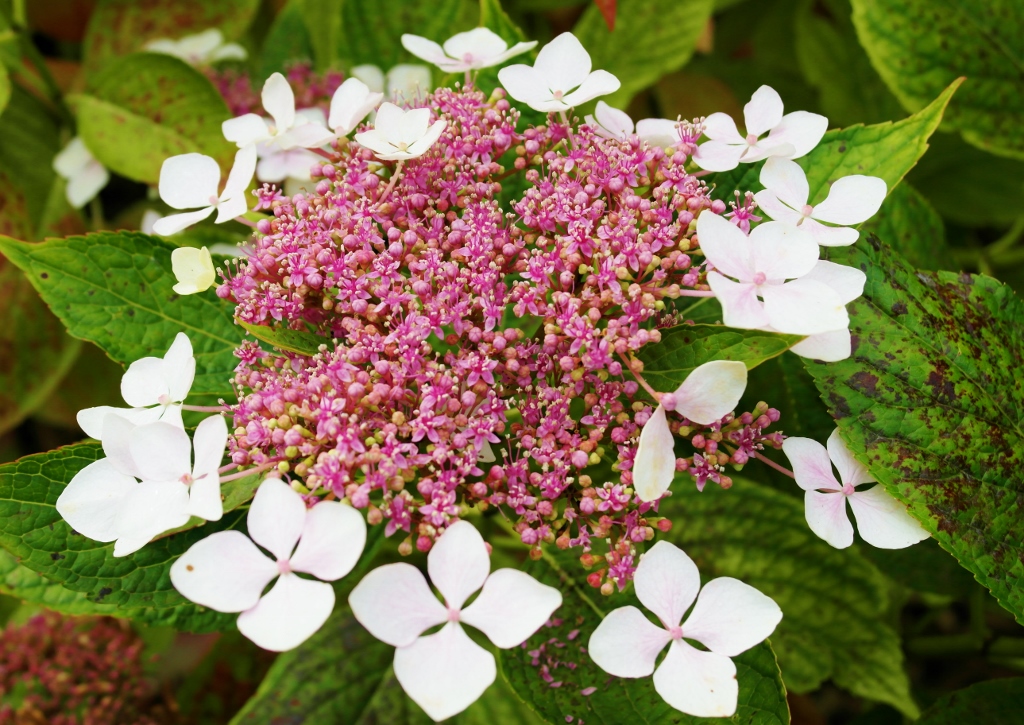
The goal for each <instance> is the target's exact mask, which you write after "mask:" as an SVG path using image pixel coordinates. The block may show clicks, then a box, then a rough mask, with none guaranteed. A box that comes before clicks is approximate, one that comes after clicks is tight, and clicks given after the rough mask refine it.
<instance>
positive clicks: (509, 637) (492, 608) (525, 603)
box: [459, 569, 562, 649]
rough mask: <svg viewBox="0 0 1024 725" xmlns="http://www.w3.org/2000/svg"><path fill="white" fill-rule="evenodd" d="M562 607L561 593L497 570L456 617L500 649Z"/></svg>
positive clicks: (525, 635) (515, 573)
mask: <svg viewBox="0 0 1024 725" xmlns="http://www.w3.org/2000/svg"><path fill="white" fill-rule="evenodd" d="M560 606H562V594H561V592H559V591H558V590H557V589H555V588H554V587H549V586H548V585H546V584H541V583H540V582H539V581H537V580H536V579H534V578H533V577H532V576H530V575H529V574H527V573H526V572H522V571H518V570H516V569H498V570H497V571H496V572H493V573H492V574H491V575H490V576H489V577H487V581H486V582H484V588H483V589H482V590H481V592H480V596H478V597H477V598H476V599H475V600H474V601H473V603H472V604H470V605H469V606H468V607H466V608H465V609H464V610H463V611H462V613H461V614H460V616H459V620H460V621H461V622H462V623H463V624H469V625H471V626H473V627H476V628H477V629H479V630H480V631H481V632H483V633H484V634H486V635H487V637H488V638H489V639H490V640H491V641H492V642H493V643H494V644H495V646H497V647H500V648H502V649H508V648H510V647H516V646H518V645H520V644H522V643H523V642H525V641H526V640H527V639H529V638H530V636H531V635H532V634H533V633H534V632H536V631H537V630H538V629H540V628H541V627H543V626H544V623H545V622H546V621H548V619H549V618H550V617H551V615H552V614H553V613H554V611H555V610H556V609H558V608H559V607H560Z"/></svg>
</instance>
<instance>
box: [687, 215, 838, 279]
mask: <svg viewBox="0 0 1024 725" xmlns="http://www.w3.org/2000/svg"><path fill="white" fill-rule="evenodd" d="M701 244H703V239H702V240H701ZM750 247H751V249H752V250H753V257H754V270H755V271H757V272H760V273H761V274H763V275H764V276H765V278H766V279H767V281H769V282H772V281H782V280H785V279H793V278H795V277H803V276H804V275H805V274H807V273H808V272H810V271H811V270H812V269H814V265H815V264H817V263H818V254H819V250H818V245H817V244H815V242H814V239H813V237H811V235H810V234H808V233H807V232H805V231H803V230H802V229H801V228H800V227H796V226H793V225H792V224H787V223H786V222H764V223H763V224H758V225H757V226H756V227H755V228H754V230H753V231H751V232H750Z"/></svg>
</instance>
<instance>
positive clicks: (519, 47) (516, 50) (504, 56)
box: [479, 40, 537, 68]
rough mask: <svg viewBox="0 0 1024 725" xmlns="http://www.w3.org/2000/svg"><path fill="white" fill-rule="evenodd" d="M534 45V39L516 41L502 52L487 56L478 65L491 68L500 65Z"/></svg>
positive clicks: (531, 48)
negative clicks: (521, 41)
mask: <svg viewBox="0 0 1024 725" xmlns="http://www.w3.org/2000/svg"><path fill="white" fill-rule="evenodd" d="M536 45H537V41H536V40H530V41H526V42H523V43H516V44H515V45H513V46H512V47H511V48H509V49H508V50H506V51H505V52H504V53H501V54H500V55H496V56H493V57H491V58H489V59H488V60H487V62H486V63H485V64H482V65H479V67H480V68H492V67H494V66H496V65H501V64H502V63H504V62H505V61H506V60H508V59H509V58H515V57H516V56H517V55H522V54H523V53H525V52H526V51H528V50H533V49H534V47H535V46H536Z"/></svg>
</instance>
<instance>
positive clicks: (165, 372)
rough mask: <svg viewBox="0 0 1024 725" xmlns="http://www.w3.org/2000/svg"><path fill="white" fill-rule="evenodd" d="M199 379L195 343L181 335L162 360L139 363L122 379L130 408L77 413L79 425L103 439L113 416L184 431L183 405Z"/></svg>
mask: <svg viewBox="0 0 1024 725" xmlns="http://www.w3.org/2000/svg"><path fill="white" fill-rule="evenodd" d="M195 377H196V359H195V358H194V357H193V356H192V342H191V341H190V340H189V339H188V335H186V334H185V333H184V332H179V333H178V334H177V335H175V337H174V342H172V343H171V347H170V348H169V349H168V350H167V353H166V354H165V355H164V356H163V357H162V358H160V357H144V358H140V359H138V360H136V361H135V362H133V363H132V364H131V365H129V366H128V369H127V370H125V373H124V375H123V376H122V377H121V396H122V397H123V398H124V402H126V403H128V405H130V406H132V407H130V408H115V407H113V406H109V405H100V406H97V407H95V408H85V409H84V410H80V411H78V425H79V426H80V427H81V428H82V430H84V431H85V434H86V435H87V436H89V437H90V438H96V439H97V440H101V439H102V438H103V426H104V421H105V420H106V417H107V416H108V415H109V414H111V413H113V414H115V415H119V416H121V417H122V418H124V419H126V420H129V421H131V422H132V423H135V424H136V425H142V424H144V423H153V422H155V421H158V420H160V421H163V422H165V423H171V424H173V425H176V426H178V427H179V428H183V427H184V426H183V424H182V422H181V403H182V401H184V400H185V398H186V397H188V391H189V390H191V389H192V381H193V380H195Z"/></svg>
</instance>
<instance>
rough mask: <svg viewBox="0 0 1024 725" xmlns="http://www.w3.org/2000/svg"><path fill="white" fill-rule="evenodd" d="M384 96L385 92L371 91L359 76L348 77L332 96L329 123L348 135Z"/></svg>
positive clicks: (341, 133)
mask: <svg viewBox="0 0 1024 725" xmlns="http://www.w3.org/2000/svg"><path fill="white" fill-rule="evenodd" d="M383 98H384V94H383V93H371V92H370V89H369V87H368V86H367V85H366V84H365V83H363V82H362V81H361V80H359V79H358V78H348V79H346V80H345V82H344V83H342V84H341V85H340V86H338V90H336V91H335V92H334V96H333V97H332V98H331V116H330V120H329V121H328V125H329V126H330V127H331V128H333V129H334V130H335V131H336V132H337V133H339V134H340V135H342V136H346V135H348V134H349V133H351V132H352V130H353V129H354V128H355V127H356V126H357V125H359V122H360V121H362V120H363V119H364V118H366V115H367V114H368V113H369V112H370V111H372V110H373V109H374V108H376V107H377V104H378V103H380V102H381V100H382V99H383Z"/></svg>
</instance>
